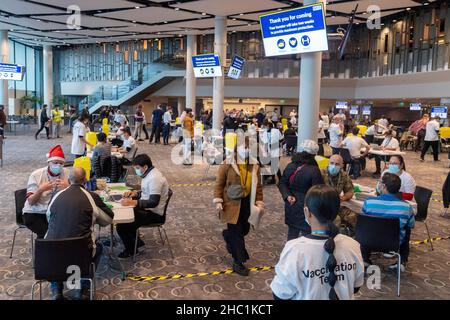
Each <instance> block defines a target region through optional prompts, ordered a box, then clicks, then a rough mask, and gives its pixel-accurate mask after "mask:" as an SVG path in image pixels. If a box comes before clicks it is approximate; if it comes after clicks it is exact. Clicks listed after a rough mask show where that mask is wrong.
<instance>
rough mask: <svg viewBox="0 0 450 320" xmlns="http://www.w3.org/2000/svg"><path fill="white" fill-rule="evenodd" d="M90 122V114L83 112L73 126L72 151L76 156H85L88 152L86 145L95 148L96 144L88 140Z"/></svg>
mask: <svg viewBox="0 0 450 320" xmlns="http://www.w3.org/2000/svg"><path fill="white" fill-rule="evenodd" d="M88 124H89V116H87V115H86V114H85V113H82V114H81V115H80V117H79V118H78V121H77V122H76V123H75V125H74V126H73V136H72V149H71V153H72V154H73V155H74V157H75V158H79V157H82V156H84V154H85V153H86V145H88V146H90V147H91V148H94V146H93V145H92V144H90V143H89V142H88V141H87V140H86V134H87V132H88V131H89V129H88V128H87V125H88Z"/></svg>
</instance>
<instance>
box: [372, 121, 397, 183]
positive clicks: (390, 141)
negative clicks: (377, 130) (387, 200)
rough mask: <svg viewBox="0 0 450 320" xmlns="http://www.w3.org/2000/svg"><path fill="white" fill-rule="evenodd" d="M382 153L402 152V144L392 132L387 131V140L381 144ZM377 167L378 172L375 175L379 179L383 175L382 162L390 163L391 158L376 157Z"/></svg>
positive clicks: (387, 156)
mask: <svg viewBox="0 0 450 320" xmlns="http://www.w3.org/2000/svg"><path fill="white" fill-rule="evenodd" d="M379 150H381V151H400V143H399V142H398V140H397V139H396V138H394V136H393V133H392V130H388V131H386V138H385V139H384V140H383V142H382V143H381V146H380V148H379ZM374 157H375V166H376V171H375V172H374V173H373V175H374V176H375V177H379V176H380V174H381V161H383V160H385V161H389V159H390V156H389V155H386V156H380V155H375V156H374Z"/></svg>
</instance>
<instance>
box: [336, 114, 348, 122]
mask: <svg viewBox="0 0 450 320" xmlns="http://www.w3.org/2000/svg"><path fill="white" fill-rule="evenodd" d="M335 117H339V118H341V119H342V121H345V120H346V119H347V117H346V116H345V113H343V112H342V113H338V114H336V115H335Z"/></svg>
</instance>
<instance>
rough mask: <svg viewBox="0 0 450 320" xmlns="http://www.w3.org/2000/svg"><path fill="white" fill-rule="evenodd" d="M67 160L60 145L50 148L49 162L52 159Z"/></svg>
mask: <svg viewBox="0 0 450 320" xmlns="http://www.w3.org/2000/svg"><path fill="white" fill-rule="evenodd" d="M55 160H56V161H66V159H65V157H64V152H63V150H62V148H61V146H60V145H57V146H54V147H53V148H51V149H50V151H49V153H47V162H50V161H55Z"/></svg>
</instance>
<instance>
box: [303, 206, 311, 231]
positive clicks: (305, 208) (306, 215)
mask: <svg viewBox="0 0 450 320" xmlns="http://www.w3.org/2000/svg"><path fill="white" fill-rule="evenodd" d="M303 213H304V214H305V221H306V223H307V224H308V225H309V226H310V224H309V221H308V213H309V210H308V208H307V207H304V208H303Z"/></svg>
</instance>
